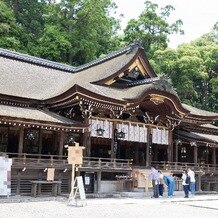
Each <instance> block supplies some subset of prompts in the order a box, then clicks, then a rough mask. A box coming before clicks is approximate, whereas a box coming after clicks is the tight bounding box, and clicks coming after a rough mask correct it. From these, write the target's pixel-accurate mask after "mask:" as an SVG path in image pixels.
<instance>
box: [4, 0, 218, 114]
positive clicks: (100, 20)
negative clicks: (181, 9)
mask: <svg viewBox="0 0 218 218" xmlns="http://www.w3.org/2000/svg"><path fill="white" fill-rule="evenodd" d="M54 2H55V1H54V0H0V47H2V48H7V49H12V50H16V51H22V52H24V53H29V54H31V55H35V56H39V57H42V58H45V59H50V60H53V61H58V62H63V63H69V64H73V65H81V64H84V63H86V62H89V61H91V60H93V59H95V58H97V57H99V56H101V55H104V54H107V53H109V52H110V51H114V50H117V49H118V48H119V47H120V46H124V45H125V44H130V43H132V42H133V41H134V40H138V39H139V40H141V41H142V46H143V47H144V48H145V52H146V53H147V55H148V57H149V61H150V62H151V64H152V66H153V67H154V69H155V71H156V72H157V73H158V74H159V75H162V76H163V75H164V76H167V77H169V78H170V80H171V82H172V84H173V85H174V87H175V88H176V90H177V92H178V95H179V96H180V98H181V101H182V102H185V103H188V104H191V105H193V106H196V107H199V108H202V109H207V110H213V111H216V112H217V111H218V22H217V23H216V24H215V25H214V28H213V30H212V31H211V32H210V33H207V34H205V35H203V36H202V37H200V38H199V39H197V40H195V41H193V42H191V43H189V44H183V45H181V46H179V47H178V48H177V49H176V50H173V49H170V48H167V43H168V37H169V35H170V34H173V33H181V34H182V33H183V31H182V30H181V25H182V21H181V20H176V21H175V22H174V23H171V24H170V23H169V22H168V18H169V16H170V15H171V12H172V11H173V10H174V8H173V7H172V6H171V5H167V6H166V7H164V8H161V9H160V10H159V7H158V5H157V4H154V3H152V2H150V1H145V8H144V10H143V11H142V13H141V14H140V15H139V18H138V19H131V20H130V21H129V22H128V25H127V27H126V28H125V30H124V35H121V36H120V35H117V34H116V33H117V30H118V28H119V21H118V20H117V19H115V18H113V16H112V11H116V5H115V4H114V2H113V0H60V1H58V3H54Z"/></svg>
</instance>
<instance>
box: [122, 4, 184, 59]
mask: <svg viewBox="0 0 218 218" xmlns="http://www.w3.org/2000/svg"><path fill="white" fill-rule="evenodd" d="M157 10H158V5H157V4H154V3H152V2H150V1H145V9H144V10H143V12H142V13H141V14H140V15H139V18H138V19H131V20H130V21H129V22H128V25H127V27H126V28H125V30H124V33H125V41H126V42H127V43H131V42H132V41H134V40H137V39H140V40H141V41H142V44H143V47H144V48H145V51H146V52H147V53H148V55H149V57H152V55H153V53H154V51H156V50H158V49H165V48H166V47H167V42H168V36H169V35H170V34H173V33H178V32H180V33H181V34H183V31H182V30H181V29H180V27H181V25H182V21H181V20H176V21H175V22H174V23H172V24H169V23H168V22H167V18H168V17H169V16H170V13H171V11H173V10H174V8H173V6H171V5H167V6H165V7H164V8H161V9H160V13H158V12H157Z"/></svg>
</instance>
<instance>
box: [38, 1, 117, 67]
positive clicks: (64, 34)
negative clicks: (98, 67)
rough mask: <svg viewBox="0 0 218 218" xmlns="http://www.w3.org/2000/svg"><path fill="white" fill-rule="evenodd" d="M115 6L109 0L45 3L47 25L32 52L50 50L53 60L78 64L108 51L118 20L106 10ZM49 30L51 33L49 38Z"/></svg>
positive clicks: (113, 41)
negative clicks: (59, 40)
mask: <svg viewBox="0 0 218 218" xmlns="http://www.w3.org/2000/svg"><path fill="white" fill-rule="evenodd" d="M115 8H116V5H115V4H114V3H113V2H112V1H111V0H62V1H61V2H60V3H59V4H48V5H47V9H46V11H47V12H46V14H45V15H44V19H45V22H46V27H45V28H44V31H43V33H42V36H41V37H40V38H39V41H38V46H37V47H36V48H35V54H38V55H40V56H43V57H46V55H45V54H48V52H49V56H48V57H49V58H51V59H52V60H62V61H63V62H68V63H70V64H73V65H80V64H84V63H86V62H88V61H91V60H93V59H95V58H96V57H99V56H100V55H101V54H105V53H108V52H109V51H110V49H111V48H114V47H116V46H117V40H116V38H115V37H112V36H113V35H114V34H115V33H116V31H117V28H118V22H117V20H115V19H114V18H113V17H111V15H110V13H109V12H110V11H111V10H113V9H115ZM52 32H53V34H54V36H53V37H51V38H50V40H49V37H50V36H49V35H52ZM48 36H49V37H48ZM54 37H56V39H53V38H54ZM60 38H61V42H59V43H58V46H57V39H60ZM47 43H49V48H48V47H47V46H46V44H47ZM112 44H113V46H111V45H112ZM69 45H70V47H69ZM60 48H61V50H62V51H63V50H65V51H63V52H64V55H62V54H61V53H60V52H59V51H58V50H59V49H60ZM48 50H49V51H48ZM52 53H53V54H52ZM58 54H59V55H60V56H58Z"/></svg>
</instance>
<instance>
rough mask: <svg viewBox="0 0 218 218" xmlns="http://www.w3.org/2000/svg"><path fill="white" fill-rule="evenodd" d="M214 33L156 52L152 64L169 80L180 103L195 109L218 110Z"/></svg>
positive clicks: (217, 47) (217, 57)
mask: <svg viewBox="0 0 218 218" xmlns="http://www.w3.org/2000/svg"><path fill="white" fill-rule="evenodd" d="M216 28H217V25H215V26H214V29H213V31H211V32H210V33H208V34H205V35H203V36H202V37H200V38H199V39H197V40H195V41H193V42H191V43H190V44H183V45H181V46H179V47H178V48H177V50H172V49H165V50H158V51H156V52H155V54H154V57H153V60H152V64H153V66H154V68H155V70H156V72H158V73H159V74H161V75H165V76H167V77H169V78H170V79H171V81H172V83H173V85H174V87H175V88H176V90H177V92H178V94H179V96H180V98H181V100H182V102H185V103H188V104H190V105H194V106H196V107H198V108H202V109H206V110H213V111H216V112H217V111H218V88H217V87H218V86H217V85H218V40H217V39H218V38H217V29H216Z"/></svg>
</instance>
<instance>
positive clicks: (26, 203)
mask: <svg viewBox="0 0 218 218" xmlns="http://www.w3.org/2000/svg"><path fill="white" fill-rule="evenodd" d="M129 194H130V195H133V194H132V193H129ZM150 194H151V193H150ZM115 196H116V197H113V198H90V199H87V201H86V202H87V205H84V206H83V207H75V206H67V201H68V199H67V198H66V197H49V196H46V197H37V198H32V197H24V196H20V197H19V196H14V197H10V198H9V199H3V198H0V216H1V218H10V217H13V218H32V217H33V218H38V217H39V218H41V217H45V218H56V217H57V218H59V217H61V218H65V217H75V218H86V217H87V218H116V217H117V218H118V217H120V218H123V217H127V218H144V217H152V218H156V217H157V218H160V217H163V218H174V217H176V218H186V217H187V218H190V217H194V218H195V217H196V218H205V217H208V218H215V217H216V218H217V217H218V194H210V195H208V194H207V195H205V194H202V195H196V196H195V197H194V198H188V199H186V198H184V197H183V193H182V192H175V196H174V197H173V198H167V197H163V198H158V199H154V198H151V197H150V195H147V196H146V197H139V196H137V195H134V197H120V196H119V195H118V193H116V195H115Z"/></svg>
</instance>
